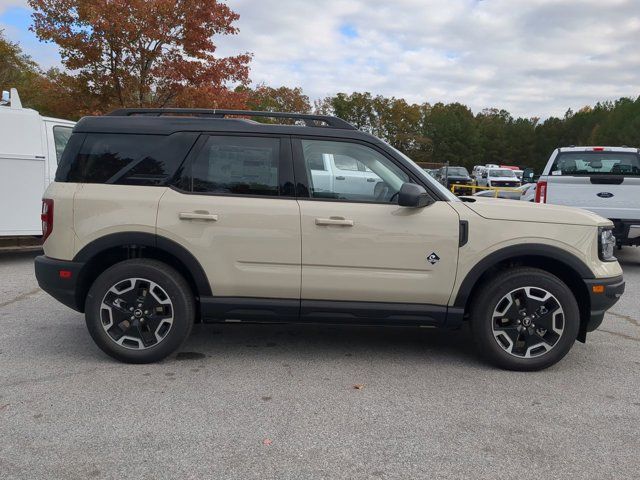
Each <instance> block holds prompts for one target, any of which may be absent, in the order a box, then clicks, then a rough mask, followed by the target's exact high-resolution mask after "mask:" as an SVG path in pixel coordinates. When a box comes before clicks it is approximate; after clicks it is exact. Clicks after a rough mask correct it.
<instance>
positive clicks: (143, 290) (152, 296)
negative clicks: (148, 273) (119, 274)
mask: <svg viewBox="0 0 640 480" xmlns="http://www.w3.org/2000/svg"><path fill="white" fill-rule="evenodd" d="M173 315H174V309H173V303H172V302H171V299H170V298H169V295H167V292H166V291H165V290H164V289H163V288H162V287H161V286H160V285H158V284H157V283H155V282H152V281H151V280H147V279H145V278H127V279H125V280H121V281H119V282H118V283H116V284H115V285H113V286H112V287H111V288H110V289H109V290H108V291H107V293H106V294H105V296H104V297H103V299H102V303H101V305H100V320H101V324H102V328H103V329H104V331H105V332H106V333H107V335H108V336H109V338H110V339H111V340H112V341H113V342H115V343H117V344H118V345H120V346H122V347H125V348H129V349H133V350H144V349H147V348H151V347H153V346H155V345H157V344H159V343H160V342H161V341H162V340H164V338H166V336H167V335H168V333H169V331H170V330H171V327H172V325H173Z"/></svg>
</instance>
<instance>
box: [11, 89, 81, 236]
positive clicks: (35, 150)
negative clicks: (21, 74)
mask: <svg viewBox="0 0 640 480" xmlns="http://www.w3.org/2000/svg"><path fill="white" fill-rule="evenodd" d="M74 125H75V123H74V122H70V121H68V120H60V119H57V118H48V117H43V116H41V115H40V114H39V113H38V112H36V111H35V110H32V109H30V108H22V103H21V102H20V97H19V96H18V92H17V91H16V89H15V88H12V89H11V93H10V95H9V96H8V98H7V99H6V100H5V101H3V102H2V105H0V237H14V236H23V235H24V236H27V235H29V236H30V235H41V234H42V226H41V222H40V209H41V205H42V194H43V193H44V191H45V189H46V188H47V186H48V185H49V183H50V182H51V181H53V179H54V177H55V174H56V168H57V166H58V161H59V160H60V155H62V151H63V150H64V147H65V145H66V144H67V140H69V137H70V136H71V131H72V129H73V126H74Z"/></svg>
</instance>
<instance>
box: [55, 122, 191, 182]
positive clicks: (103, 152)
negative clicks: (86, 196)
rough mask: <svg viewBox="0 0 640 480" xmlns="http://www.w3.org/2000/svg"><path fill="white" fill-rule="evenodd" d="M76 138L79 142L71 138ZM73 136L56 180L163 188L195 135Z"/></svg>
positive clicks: (184, 155) (98, 134) (93, 134)
mask: <svg viewBox="0 0 640 480" xmlns="http://www.w3.org/2000/svg"><path fill="white" fill-rule="evenodd" d="M76 135H81V136H82V137H83V138H82V140H80V139H75V138H73V137H76ZM73 137H72V140H75V141H74V142H70V147H71V144H74V145H75V147H76V148H75V149H74V151H73V152H67V151H65V155H64V157H63V161H62V162H61V165H60V168H58V172H57V174H56V181H58V182H77V183H108V184H118V185H164V184H166V182H167V180H168V179H169V178H171V177H172V176H173V175H174V173H175V172H176V170H177V169H178V167H179V166H180V164H181V163H182V162H183V160H184V158H185V157H186V155H187V153H188V152H189V150H190V148H191V146H192V145H193V143H194V142H195V139H196V138H197V134H195V133H175V134H173V135H140V134H113V133H109V134H105V133H87V134H74V135H73ZM78 143H79V145H78ZM67 150H70V148H69V149H67ZM67 153H69V154H68V155H67Z"/></svg>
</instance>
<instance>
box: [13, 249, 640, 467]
mask: <svg viewBox="0 0 640 480" xmlns="http://www.w3.org/2000/svg"><path fill="white" fill-rule="evenodd" d="M34 255H35V254H10V255H0V278H2V281H1V283H0V327H1V328H0V478H2V479H4V480H9V479H40V478H42V479H45V478H46V479H58V478H63V479H87V478H114V479H115V478H136V479H164V478H167V479H169V478H172V479H175V478H180V479H185V478H189V479H191V478H193V479H206V478H216V479H218V478H238V479H251V478H260V479H265V478H279V479H287V478H291V479H306V478H314V479H315V478H327V479H329V478H330V479H336V478H350V479H353V478H404V479H406V478H491V479H513V478H518V479H526V478H536V479H539V478H572V479H577V478H585V479H586V478H588V479H594V478H607V479H611V478H625V479H629V478H637V477H638V475H639V473H638V472H639V471H640V470H639V469H640V456H639V455H638V443H639V441H640V433H639V430H640V429H639V427H640V373H639V371H640V351H639V347H640V343H639V342H640V313H639V310H640V295H639V294H638V293H639V292H640V250H634V249H625V250H623V251H622V252H620V255H619V257H620V258H621V260H622V264H623V268H624V271H625V276H626V280H627V293H626V294H625V296H624V297H623V299H622V300H621V301H620V302H619V303H618V304H617V305H615V306H614V307H613V309H612V312H611V313H610V314H608V315H607V317H606V320H605V323H604V324H603V326H602V328H601V330H599V331H597V332H595V333H593V334H591V335H590V336H589V338H588V342H587V343H586V344H585V345H583V344H576V346H575V347H574V348H573V350H572V351H571V352H570V353H569V355H568V356H567V357H566V358H565V359H564V361H562V362H561V363H559V364H558V365H556V366H554V367H552V368H551V369H549V370H546V371H543V372H538V373H526V374H525V373H514V372H504V371H500V370H496V369H494V368H492V367H489V366H487V365H485V364H483V363H481V362H480V361H479V360H478V359H477V358H476V356H475V354H474V352H473V349H472V348H471V344H470V338H469V334H468V332H467V331H466V330H462V331H460V332H444V331H435V330H424V329H405V328H386V329H374V328H354V327H331V326H327V327H316V326H287V325H275V326H260V325H197V326H196V327H195V328H194V331H193V334H192V336H191V338H190V340H189V341H188V342H187V344H186V345H185V347H184V348H183V351H182V352H181V353H179V354H178V356H177V357H174V358H172V359H170V360H168V361H165V362H163V363H160V364H155V365H139V366H135V365H124V364H120V363H117V362H115V361H113V360H111V359H109V358H108V357H106V356H105V355H104V354H103V353H102V352H101V351H100V350H99V349H98V348H97V347H96V346H95V345H94V343H93V342H92V340H91V338H90V337H89V334H88V333H87V331H86V328H85V325H84V320H83V317H82V315H81V314H78V313H76V312H74V311H72V310H70V309H68V308H66V307H64V306H62V305H61V304H59V303H57V302H55V301H54V300H53V299H51V298H50V297H49V296H48V295H46V294H45V293H44V292H42V291H41V290H40V289H39V288H38V286H37V284H36V281H35V278H34V275H33V267H32V262H33V257H34ZM354 385H359V386H361V388H360V389H357V388H354Z"/></svg>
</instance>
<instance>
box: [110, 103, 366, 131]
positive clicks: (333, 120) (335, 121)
mask: <svg viewBox="0 0 640 480" xmlns="http://www.w3.org/2000/svg"><path fill="white" fill-rule="evenodd" d="M176 114H179V115H192V116H196V117H209V118H226V117H229V116H243V117H269V118H290V119H295V120H302V121H303V122H304V124H305V125H306V126H307V127H317V126H318V125H317V124H318V122H323V123H325V124H326V125H327V126H329V127H332V128H340V129H345V130H356V127H354V126H353V125H351V124H350V123H349V122H347V121H345V120H342V119H341V118H338V117H332V116H331V115H311V114H306V113H286V112H266V111H255V110H220V109H207V108H120V109H118V110H114V111H113V112H111V113H108V114H107V115H108V116H114V117H130V116H134V115H141V116H153V117H161V116H163V115H176Z"/></svg>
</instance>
